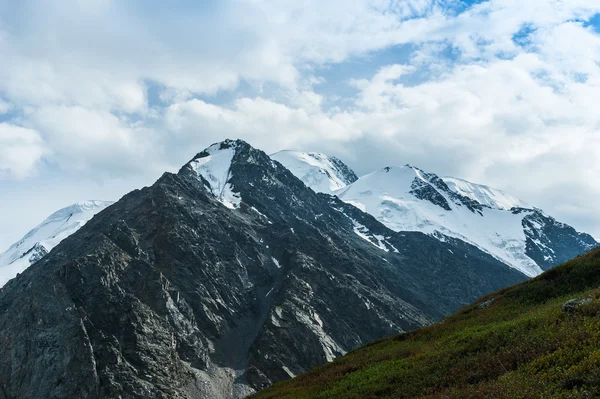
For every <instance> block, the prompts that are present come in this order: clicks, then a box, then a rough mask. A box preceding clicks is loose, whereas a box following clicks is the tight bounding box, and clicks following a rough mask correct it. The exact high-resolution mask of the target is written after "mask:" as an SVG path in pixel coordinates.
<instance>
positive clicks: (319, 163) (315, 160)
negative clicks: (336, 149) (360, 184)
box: [271, 151, 358, 193]
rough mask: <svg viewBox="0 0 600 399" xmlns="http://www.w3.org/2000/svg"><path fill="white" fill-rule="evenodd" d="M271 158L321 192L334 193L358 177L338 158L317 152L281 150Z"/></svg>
mask: <svg viewBox="0 0 600 399" xmlns="http://www.w3.org/2000/svg"><path fill="white" fill-rule="evenodd" d="M271 158H272V159H274V160H276V161H277V162H279V163H281V164H282V165H283V166H285V167H286V168H287V169H288V170H290V171H291V172H292V173H293V174H294V175H295V176H296V177H298V178H299V179H300V180H302V181H303V182H304V184H306V185H307V186H308V187H310V188H312V189H313V190H315V191H316V192H319V193H333V192H334V191H336V190H339V189H342V188H344V187H346V186H347V185H349V184H352V183H354V182H355V181H356V180H357V179H358V177H357V176H356V174H355V173H354V172H353V171H352V169H350V168H349V167H348V166H346V164H344V163H343V162H342V161H340V160H339V159H338V158H336V157H330V156H327V155H325V154H320V153H317V152H299V151H279V152H277V153H275V154H272V155H271Z"/></svg>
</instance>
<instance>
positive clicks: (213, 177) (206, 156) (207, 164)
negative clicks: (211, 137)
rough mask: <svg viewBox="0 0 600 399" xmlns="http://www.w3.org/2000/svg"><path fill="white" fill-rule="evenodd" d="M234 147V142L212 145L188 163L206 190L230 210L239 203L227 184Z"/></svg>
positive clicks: (237, 197)
mask: <svg viewBox="0 0 600 399" xmlns="http://www.w3.org/2000/svg"><path fill="white" fill-rule="evenodd" d="M235 146H236V142H235V141H232V140H225V141H223V142H222V143H217V144H213V145H211V146H210V147H208V148H207V149H206V150H204V151H202V152H201V153H199V154H198V155H196V157H194V159H193V160H192V161H191V162H190V163H189V165H190V166H191V168H192V169H193V170H194V171H195V172H196V174H197V176H198V178H199V179H200V180H201V181H202V182H204V186H205V187H206V189H207V190H208V191H209V192H211V193H212V194H213V195H214V196H215V197H216V198H217V199H218V200H219V201H220V202H221V203H222V204H223V205H225V206H226V207H228V208H230V209H235V208H237V207H238V206H239V204H240V201H241V198H240V196H239V194H238V193H235V192H233V190H232V187H231V184H230V183H229V179H231V161H232V160H233V156H234V155H235V148H236V147H235Z"/></svg>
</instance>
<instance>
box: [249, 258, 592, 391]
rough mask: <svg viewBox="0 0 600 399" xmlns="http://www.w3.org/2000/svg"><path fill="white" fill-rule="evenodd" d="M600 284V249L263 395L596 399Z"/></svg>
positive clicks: (273, 388) (387, 339) (275, 387)
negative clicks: (441, 320) (430, 324)
mask: <svg viewBox="0 0 600 399" xmlns="http://www.w3.org/2000/svg"><path fill="white" fill-rule="evenodd" d="M599 286H600V249H595V250H592V251H590V252H589V253H587V254H585V255H582V256H578V257H577V258H575V259H572V260H571V261H569V262H567V263H565V264H563V265H561V266H558V267H555V268H553V269H551V270H549V271H547V272H545V273H543V274H542V275H540V276H538V277H536V278H533V279H530V280H528V281H526V282H524V283H522V284H518V285H515V286H513V287H509V288H506V289H503V290H500V291H499V292H496V293H493V294H490V295H488V296H486V297H483V298H481V299H480V300H478V301H477V302H475V303H474V304H472V305H470V306H468V307H465V308H464V309H462V310H461V311H460V312H458V313H456V314H454V315H452V316H450V317H448V318H447V319H445V320H444V321H443V322H441V323H436V324H435V325H432V326H429V327H426V328H423V329H419V330H417V331H412V332H409V333H406V334H401V335H398V336H395V337H390V338H386V339H383V340H379V341H378V342H374V343H372V344H370V345H367V346H365V347H363V348H361V349H359V350H356V351H354V352H352V353H351V354H348V355H347V356H344V357H342V358H340V359H337V360H336V361H335V362H334V363H332V364H329V365H327V366H325V367H319V368H317V369H315V370H312V371H310V372H309V373H306V374H304V375H302V376H300V377H298V378H294V379H293V380H291V381H286V382H283V383H281V384H277V385H275V386H273V387H272V388H269V389H267V390H264V391H262V392H260V393H259V394H258V395H257V396H256V398H257V399H258V398H261V399H275V398H276V399H320V398H328V399H348V398H375V397H376V398H389V399H403V398H405V399H412V398H457V399H458V398H460V399H481V398H498V399H514V398H598V397H600V380H599V367H600V359H599V356H598V340H599V336H598V331H599V330H600V317H599V316H600V290H599V289H598V287H599ZM357 382H358V383H357Z"/></svg>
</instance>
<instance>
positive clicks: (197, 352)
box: [0, 140, 526, 398]
mask: <svg viewBox="0 0 600 399" xmlns="http://www.w3.org/2000/svg"><path fill="white" fill-rule="evenodd" d="M525 279H526V276H525V275H524V274H522V273H520V272H518V271H516V270H513V269H511V268H507V267H506V266H505V265H504V264H502V263H501V262H499V261H498V260H497V259H495V258H493V257H491V256H489V255H488V254H486V253H484V252H482V251H481V250H479V249H477V248H476V247H474V246H472V245H469V244H466V243H464V242H462V241H460V240H454V239H451V238H449V239H448V240H446V242H441V241H439V240H437V239H435V238H433V237H430V236H428V235H425V234H422V233H418V232H414V233H413V232H408V233H404V232H403V233H398V232H394V231H392V230H390V229H389V228H387V227H386V226H385V225H383V224H382V223H380V222H379V221H377V220H376V219H375V218H373V217H372V216H370V215H368V214H366V213H364V212H362V211H360V210H359V209H358V208H356V207H353V206H351V205H349V204H347V203H345V202H343V201H341V200H339V199H338V198H337V197H334V196H330V195H326V194H318V193H315V192H314V191H313V190H311V189H309V188H308V187H306V185H305V184H304V183H302V181H300V180H299V179H298V178H296V177H295V176H294V175H293V174H292V173H291V172H290V171H288V170H287V169H286V168H284V167H283V166H282V165H281V164H280V163H278V162H277V161H274V160H272V159H271V158H269V156H267V155H266V154H265V153H263V152H262V151H259V150H256V149H254V148H252V147H251V146H250V145H248V144H247V143H245V142H243V141H231V140H228V141H224V142H222V143H217V144H215V145H213V146H211V147H209V148H207V149H206V150H204V151H202V152H200V153H199V154H197V155H196V156H195V157H194V158H193V159H192V160H191V161H190V162H189V163H187V164H186V165H184V166H183V167H182V168H181V170H180V171H179V172H178V173H177V174H171V173H165V174H164V175H163V176H162V177H161V178H160V179H159V180H158V181H157V182H156V183H155V184H153V185H152V186H150V187H145V188H142V189H141V190H135V191H133V192H131V193H129V194H127V195H126V196H124V197H123V198H122V199H121V200H119V201H118V202H117V203H115V204H113V205H112V206H110V207H108V208H106V209H104V210H103V211H102V212H100V213H98V214H97V215H96V216H95V217H94V218H92V219H91V220H90V221H88V222H87V223H86V224H85V225H84V226H83V227H81V228H80V229H79V230H78V231H77V232H75V233H74V234H72V235H71V236H69V237H68V238H66V239H65V240H63V241H62V242H61V243H60V244H58V245H57V246H56V247H55V248H54V249H53V250H52V251H51V252H50V253H49V254H47V255H46V256H44V257H43V258H42V259H41V260H39V261H38V262H37V263H35V264H34V265H32V266H31V267H30V268H28V269H27V270H25V271H24V272H23V273H21V274H20V275H19V276H18V277H17V278H14V279H12V280H10V281H9V282H8V283H7V284H6V285H5V286H4V287H2V288H1V289H0V331H2V345H0V359H2V360H1V361H0V382H2V384H0V387H1V388H2V389H1V390H0V392H2V395H4V397H9V398H13V397H52V398H71V397H87V398H101V397H111V398H112V397H124V398H125V397H126V398H162V397H169V398H197V397H210V398H237V397H241V396H244V395H247V394H250V393H252V392H255V391H257V390H260V389H262V388H265V387H267V386H269V385H270V384H272V383H273V382H276V381H281V380H284V379H288V378H290V377H292V376H294V375H298V374H301V373H303V372H305V371H308V370H310V369H311V368H314V367H316V366H319V365H322V364H324V363H327V362H330V361H332V360H334V358H336V357H339V356H341V355H343V354H345V353H347V352H349V351H351V350H353V349H355V348H357V347H359V346H361V345H364V344H366V343H367V342H371V341H373V340H376V339H379V338H382V337H386V336H390V335H393V334H397V333H398V332H402V331H409V330H413V329H416V328H419V327H422V326H425V325H429V324H431V323H432V322H433V321H435V320H439V319H440V318H442V317H443V316H444V315H448V314H450V313H451V312H453V311H456V310H457V309H459V308H461V307H462V306H464V305H466V304H468V303H470V302H472V301H473V300H475V299H476V298H478V297H480V296H482V295H484V294H486V293H488V292H492V291H494V290H497V289H499V288H501V287H504V286H507V285H511V284H514V283H517V282H520V281H523V280H525Z"/></svg>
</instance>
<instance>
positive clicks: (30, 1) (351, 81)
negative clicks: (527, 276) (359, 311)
mask: <svg viewBox="0 0 600 399" xmlns="http://www.w3.org/2000/svg"><path fill="white" fill-rule="evenodd" d="M166 4H168V6H167V5H166ZM599 13H600V0H527V1H524V0H489V1H480V0H479V1H459V0H447V1H446V0H353V1H347V0H327V1H323V0H304V1H298V0H294V1H287V0H227V1H225V0H217V1H195V0H174V1H170V2H164V1H159V0H20V1H13V0H0V250H1V249H3V248H4V247H7V246H8V245H9V244H11V243H12V242H13V241H15V240H17V239H18V238H20V237H21V236H22V235H23V234H24V233H26V232H27V230H28V229H29V228H31V227H33V226H34V225H36V224H37V223H39V222H40V221H41V220H42V219H44V218H45V217H46V216H48V214H50V213H52V212H53V211H55V210H56V209H58V208H60V207H63V206H66V205H69V204H70V203H73V202H76V201H79V200H84V199H108V200H114V199H118V198H119V197H120V196H121V195H123V194H124V193H126V192H128V191H130V190H131V189H133V188H137V187H140V186H143V185H148V184H151V183H152V182H153V181H154V180H155V179H156V178H158V177H159V176H160V175H161V173H162V172H163V171H165V170H170V171H173V170H177V169H178V168H179V167H180V166H181V165H182V164H184V163H185V162H186V161H188V160H189V159H190V158H191V157H192V156H193V155H194V154H195V153H196V152H198V151H200V150H202V149H203V148H205V147H206V146H208V145H209V144H211V143H213V142H216V141H220V140H222V139H224V138H242V139H245V140H247V141H248V142H250V143H251V144H253V145H254V146H256V147H258V148H261V149H263V150H265V151H267V152H274V151H277V150H280V149H299V150H311V151H321V152H325V153H328V154H331V155H336V156H338V157H340V158H342V159H343V160H345V161H346V162H347V163H348V164H349V165H350V166H351V167H353V168H354V169H355V170H356V172H357V173H358V174H365V173H368V172H370V171H372V170H373V169H376V168H380V167H383V166H387V165H403V164H406V163H410V164H414V165H417V166H419V167H421V168H422V169H425V170H426V171H429V172H434V173H437V174H439V175H453V176H457V177H462V178H466V179H469V180H471V181H475V182H478V183H484V184H488V185H491V186H494V187H497V188H500V189H504V190H506V191H508V192H510V193H512V194H514V195H516V196H518V197H521V198H522V199H524V200H526V201H528V202H530V203H532V204H534V205H536V206H539V207H541V208H543V209H544V210H546V212H547V213H549V214H551V215H553V216H555V217H556V218H558V219H559V220H562V221H565V222H567V223H569V224H572V225H574V226H575V227H576V228H578V229H580V230H584V231H587V232H590V233H592V234H594V235H595V236H596V237H600V200H599V198H600V184H599V183H598V177H599V176H600V111H598V109H599V108H598V107H599V104H600V14H599Z"/></svg>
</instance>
